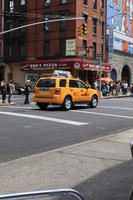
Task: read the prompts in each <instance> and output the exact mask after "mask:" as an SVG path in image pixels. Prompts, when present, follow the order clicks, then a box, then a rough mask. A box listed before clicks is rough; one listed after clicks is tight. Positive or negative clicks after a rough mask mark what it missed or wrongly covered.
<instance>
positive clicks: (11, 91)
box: [8, 80, 15, 104]
mask: <svg viewBox="0 0 133 200" xmlns="http://www.w3.org/2000/svg"><path fill="white" fill-rule="evenodd" d="M14 92H15V85H14V81H13V80H10V81H9V96H8V103H11V104H13V94H14Z"/></svg>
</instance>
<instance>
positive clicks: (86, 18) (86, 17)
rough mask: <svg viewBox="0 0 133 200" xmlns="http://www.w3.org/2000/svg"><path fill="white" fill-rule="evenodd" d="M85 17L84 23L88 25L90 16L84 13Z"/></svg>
mask: <svg viewBox="0 0 133 200" xmlns="http://www.w3.org/2000/svg"><path fill="white" fill-rule="evenodd" d="M83 17H84V22H83V23H86V24H87V21H88V15H87V14H84V13H83Z"/></svg>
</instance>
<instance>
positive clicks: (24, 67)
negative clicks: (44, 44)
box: [21, 62, 68, 71]
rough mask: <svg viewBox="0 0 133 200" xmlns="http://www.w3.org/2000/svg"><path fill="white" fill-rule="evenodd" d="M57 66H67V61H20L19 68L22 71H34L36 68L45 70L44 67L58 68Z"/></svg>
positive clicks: (63, 67)
mask: <svg viewBox="0 0 133 200" xmlns="http://www.w3.org/2000/svg"><path fill="white" fill-rule="evenodd" d="M58 68H62V69H65V68H68V65H67V63H56V62H51V63H22V65H21V70H23V71H28V70H32V71H36V70H45V69H58Z"/></svg>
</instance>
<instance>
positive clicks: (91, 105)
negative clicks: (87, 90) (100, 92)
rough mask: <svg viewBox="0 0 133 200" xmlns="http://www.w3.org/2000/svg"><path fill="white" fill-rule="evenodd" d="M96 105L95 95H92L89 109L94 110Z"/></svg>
mask: <svg viewBox="0 0 133 200" xmlns="http://www.w3.org/2000/svg"><path fill="white" fill-rule="evenodd" d="M97 104H98V98H97V96H96V95H93V97H92V99H91V102H90V107H91V108H96V107H97Z"/></svg>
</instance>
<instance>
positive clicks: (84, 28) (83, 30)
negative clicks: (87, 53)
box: [82, 23, 87, 35]
mask: <svg viewBox="0 0 133 200" xmlns="http://www.w3.org/2000/svg"><path fill="white" fill-rule="evenodd" d="M82 33H83V35H87V24H86V23H84V24H82Z"/></svg>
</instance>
